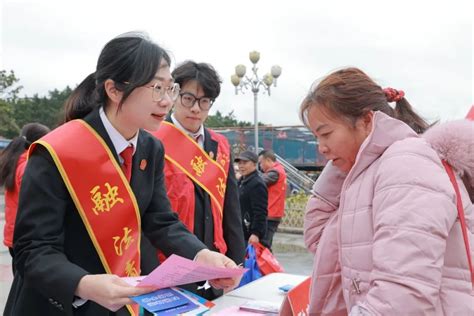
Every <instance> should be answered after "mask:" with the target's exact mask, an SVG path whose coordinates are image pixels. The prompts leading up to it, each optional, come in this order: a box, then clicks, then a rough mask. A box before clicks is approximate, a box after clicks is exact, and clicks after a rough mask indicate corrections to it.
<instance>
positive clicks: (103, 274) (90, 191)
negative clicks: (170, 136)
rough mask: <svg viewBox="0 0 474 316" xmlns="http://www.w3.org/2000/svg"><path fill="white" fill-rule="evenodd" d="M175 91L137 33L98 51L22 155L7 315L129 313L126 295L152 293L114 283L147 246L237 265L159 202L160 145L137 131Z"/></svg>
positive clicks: (226, 284) (153, 123) (226, 282)
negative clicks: (55, 117)
mask: <svg viewBox="0 0 474 316" xmlns="http://www.w3.org/2000/svg"><path fill="white" fill-rule="evenodd" d="M178 93H179V86H178V85H177V84H175V83H174V80H173V78H172V77H171V74H170V58H169V56H168V54H167V53H166V52H165V51H164V50H163V49H162V48H161V47H159V46H158V45H157V44H155V43H153V42H152V41H151V40H150V39H149V38H148V37H147V36H146V35H144V34H141V33H127V34H123V35H121V36H119V37H116V38H114V39H112V40H111V41H110V42H108V43H107V44H106V45H105V47H104V48H103V49H102V52H101V54H100V56H99V59H98V62H97V67H96V71H95V72H94V73H92V74H90V75H89V76H88V77H87V78H86V79H85V80H84V81H83V82H82V83H81V84H80V85H79V86H78V87H77V88H76V89H75V91H74V92H73V93H72V95H71V97H70V98H69V100H68V101H67V102H66V111H65V121H66V123H65V124H63V125H62V126H60V127H58V128H57V129H56V130H53V131H52V132H51V133H50V134H48V135H47V136H46V137H44V138H42V139H41V140H40V141H39V142H37V143H35V144H33V145H32V146H33V148H32V150H30V156H29V161H28V165H27V167H26V171H25V175H24V178H23V183H22V191H21V193H20V202H19V209H18V216H17V222H16V228H15V236H14V252H15V254H16V257H15V267H16V268H17V271H18V273H17V274H16V275H15V278H14V281H13V285H12V288H11V290H10V295H9V298H8V302H7V306H6V309H5V315H42V316H43V315H64V314H67V315H94V316H95V315H104V316H105V315H107V316H108V315H138V308H137V306H136V305H133V304H132V300H131V299H130V297H131V296H135V295H140V294H144V293H147V292H150V291H152V290H153V288H150V287H147V288H142V287H135V286H131V285H128V284H127V283H126V282H125V281H123V280H122V279H121V278H120V277H125V276H138V275H140V274H146V273H148V272H150V271H144V268H143V266H148V268H151V267H150V264H149V262H148V260H150V259H149V258H151V257H153V256H155V253H153V254H150V253H147V252H143V251H141V242H142V241H145V240H146V239H148V240H149V241H151V242H152V244H153V245H154V246H155V247H160V249H161V250H162V251H163V252H164V253H165V254H166V255H171V254H173V253H175V254H178V255H180V256H184V257H187V258H189V259H195V260H196V261H198V262H202V263H206V264H209V265H213V266H219V267H235V266H236V265H235V263H234V262H233V261H232V260H230V259H229V258H227V257H225V256H224V255H222V254H220V253H218V252H213V251H209V250H208V249H207V247H206V246H205V245H204V244H203V243H202V242H201V241H199V239H197V238H196V237H195V236H194V235H193V234H191V233H189V231H188V230H187V229H186V227H185V226H184V225H183V224H182V223H181V221H180V220H179V219H178V217H177V216H176V215H175V213H174V212H173V211H172V209H171V207H170V203H169V200H168V198H167V196H166V191H165V186H164V174H163V165H164V150H163V146H162V144H161V143H160V142H159V141H158V140H157V139H156V138H154V137H153V136H151V135H150V134H149V133H148V132H146V131H145V130H147V131H154V130H156V129H158V127H159V126H160V124H161V122H162V121H163V120H164V119H165V116H166V115H167V113H168V111H169V109H170V107H171V105H172V103H173V101H175V99H176V98H177V96H178ZM143 235H144V236H146V238H142V237H143ZM211 284H212V285H213V286H215V287H217V288H230V287H232V286H234V285H235V284H237V280H232V279H220V280H214V281H211ZM111 311H112V312H111ZM115 312H116V313H115Z"/></svg>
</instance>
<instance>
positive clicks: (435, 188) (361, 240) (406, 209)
mask: <svg viewBox="0 0 474 316" xmlns="http://www.w3.org/2000/svg"><path fill="white" fill-rule="evenodd" d="M390 101H396V102H397V106H396V107H395V109H392V108H391V107H390V106H389V104H388V102H390ZM300 113H301V117H302V119H303V121H304V122H305V124H306V125H307V126H308V127H309V128H310V129H311V130H312V132H313V133H314V134H315V136H317V138H318V140H319V151H320V152H321V153H322V154H323V155H324V156H325V157H326V158H327V159H328V160H329V162H328V164H327V166H326V167H325V169H324V171H323V172H322V174H321V175H320V177H319V178H318V180H317V182H316V183H315V185H314V188H313V196H312V197H311V199H310V200H309V202H308V205H307V209H306V215H305V242H306V245H307V247H308V249H309V250H310V251H312V252H313V253H314V254H315V257H314V270H313V278H312V286H311V301H310V315H347V314H349V315H474V296H473V289H472V284H471V275H470V271H469V265H468V260H467V253H466V249H465V245H464V240H463V237H462V232H461V225H460V222H459V219H458V216H457V208H456V195H455V192H454V189H453V186H452V184H451V183H450V181H449V178H448V175H447V173H446V171H445V169H444V167H443V165H442V163H441V158H443V159H446V160H447V161H448V162H449V163H450V164H451V165H452V166H453V168H454V170H455V171H456V172H457V174H458V179H457V180H458V184H459V187H460V189H461V196H462V201H463V206H464V213H465V217H466V222H467V228H468V237H469V240H470V244H471V245H472V244H473V242H474V238H473V232H474V208H473V205H472V202H471V199H472V198H473V197H472V196H471V199H470V197H469V192H470V193H471V194H472V189H473V188H474V181H473V179H474V122H471V121H467V120H464V121H458V122H452V123H448V124H442V125H440V126H436V127H432V128H430V130H429V131H428V132H426V133H425V135H424V136H423V137H420V136H419V135H418V134H421V133H422V132H424V130H425V129H427V128H428V124H426V122H424V121H423V120H422V119H421V118H420V117H419V116H418V115H417V114H416V113H415V112H414V111H413V110H412V109H411V106H410V105H409V104H408V102H407V101H406V99H405V98H404V94H403V92H402V91H396V90H394V89H389V90H385V91H384V90H382V89H381V88H380V87H379V86H378V85H377V84H376V83H375V82H374V81H372V80H371V79H370V78H369V77H368V76H367V75H366V74H365V73H363V72H362V71H360V70H359V69H356V68H348V69H343V70H340V71H336V72H335V73H333V74H331V75H329V76H328V77H326V78H325V79H323V80H322V81H321V82H319V84H318V85H317V86H315V87H313V88H312V89H311V92H310V93H309V95H308V96H307V97H306V99H305V100H304V101H303V103H302V105H301V109H300ZM473 253H474V252H473V249H472V246H471V251H470V256H471V258H472V257H473Z"/></svg>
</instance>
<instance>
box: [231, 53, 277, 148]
mask: <svg viewBox="0 0 474 316" xmlns="http://www.w3.org/2000/svg"><path fill="white" fill-rule="evenodd" d="M249 59H250V61H251V62H252V64H253V67H252V72H253V75H252V77H249V76H245V72H246V68H245V66H244V65H242V64H240V65H237V66H235V74H233V75H232V76H231V77H230V81H231V82H232V84H233V85H234V86H235V94H236V95H237V94H238V93H239V91H240V92H242V93H244V89H248V88H249V87H250V88H251V90H252V92H253V110H254V124H255V153H256V154H257V155H258V115H257V98H258V92H259V91H260V87H262V88H263V92H264V93H265V91H266V92H267V93H268V95H270V87H271V85H272V84H273V86H274V87H276V83H277V78H278V77H279V76H280V75H281V67H280V66H278V65H274V66H272V68H271V70H270V73H266V74H265V75H263V78H261V79H260V78H259V77H258V74H257V71H258V68H257V63H258V61H259V60H260V53H259V52H257V51H253V52H250V53H249Z"/></svg>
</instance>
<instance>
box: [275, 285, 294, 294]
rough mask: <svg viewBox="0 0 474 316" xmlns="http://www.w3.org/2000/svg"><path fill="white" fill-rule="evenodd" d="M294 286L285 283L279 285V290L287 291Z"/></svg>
mask: <svg viewBox="0 0 474 316" xmlns="http://www.w3.org/2000/svg"><path fill="white" fill-rule="evenodd" d="M294 287H295V286H294V285H291V284H286V285H283V286H280V287H279V289H280V291H283V292H285V293H287V292H288V291H289V290H291V289H292V288H294Z"/></svg>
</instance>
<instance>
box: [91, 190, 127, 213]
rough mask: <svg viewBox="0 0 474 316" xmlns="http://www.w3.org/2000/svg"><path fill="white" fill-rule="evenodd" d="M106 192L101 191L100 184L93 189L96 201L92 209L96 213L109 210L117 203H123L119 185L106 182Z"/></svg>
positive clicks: (93, 200)
mask: <svg viewBox="0 0 474 316" xmlns="http://www.w3.org/2000/svg"><path fill="white" fill-rule="evenodd" d="M105 188H106V190H107V192H106V193H102V192H101V191H100V186H98V185H96V186H95V187H94V188H93V189H92V190H91V191H90V193H91V195H92V196H91V199H92V202H94V205H95V206H94V207H93V208H92V210H93V211H94V214H95V215H99V212H100V213H103V212H109V211H110V210H111V209H112V207H113V206H114V205H115V204H117V203H119V202H120V203H122V204H123V199H122V198H119V197H118V187H117V186H111V185H110V184H109V183H108V182H106V183H105Z"/></svg>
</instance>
